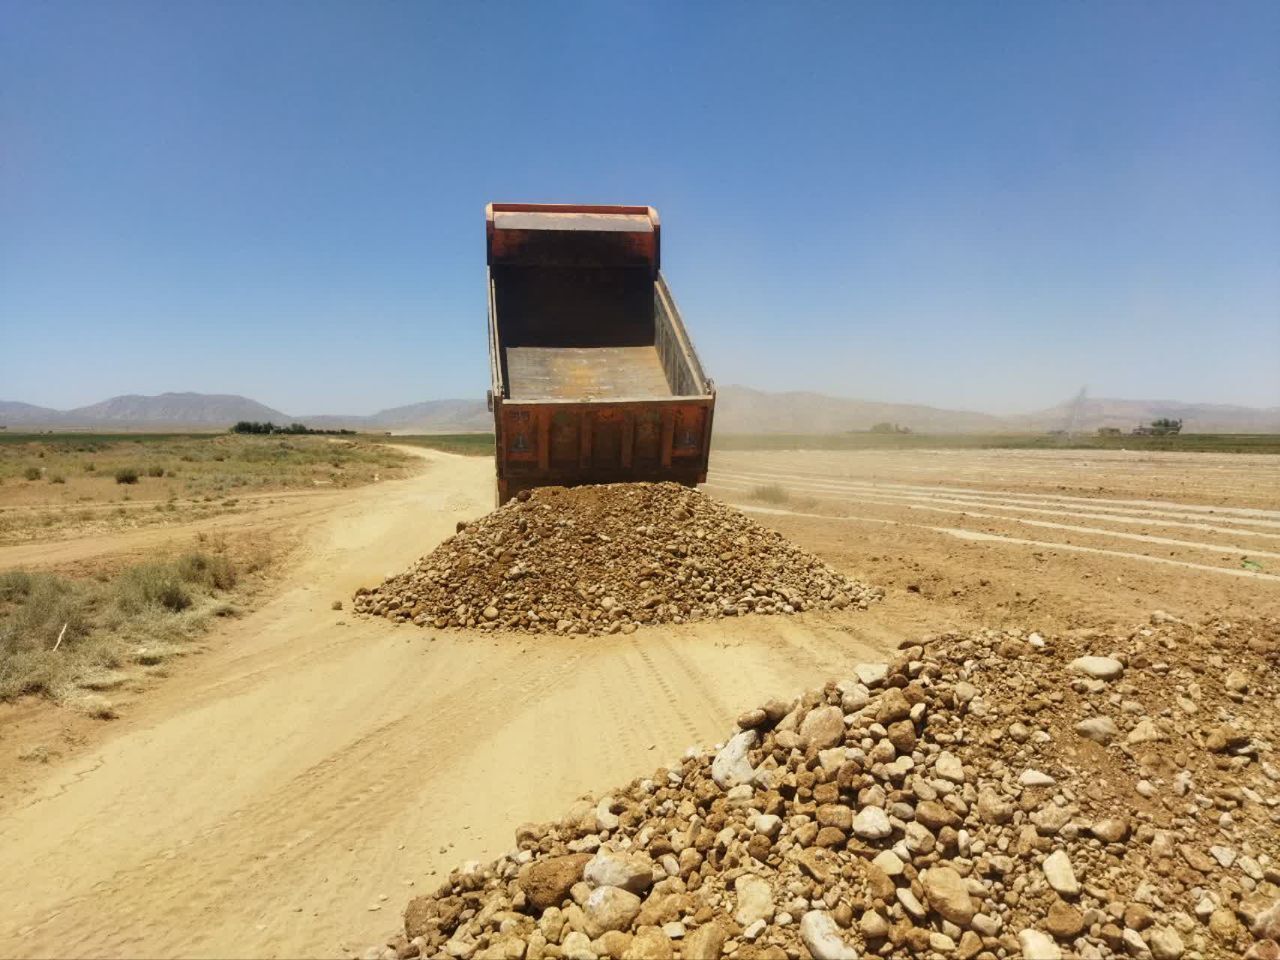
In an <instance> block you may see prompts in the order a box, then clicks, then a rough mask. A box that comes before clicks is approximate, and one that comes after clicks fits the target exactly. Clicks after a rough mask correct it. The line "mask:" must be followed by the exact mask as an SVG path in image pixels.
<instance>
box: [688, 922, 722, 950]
mask: <svg viewBox="0 0 1280 960" xmlns="http://www.w3.org/2000/svg"><path fill="white" fill-rule="evenodd" d="M726 939H727V935H726V933H725V930H724V927H722V926H721V925H720V924H719V923H717V922H716V921H715V920H712V921H711V922H710V923H705V924H703V925H702V926H700V927H698V929H697V930H695V931H693V933H690V934H686V935H685V938H684V943H683V944H682V945H681V947H680V956H682V957H708V958H710V960H716V958H718V957H720V956H721V954H722V953H723V951H724V942H725V940H726Z"/></svg>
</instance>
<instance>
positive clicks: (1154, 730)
mask: <svg viewBox="0 0 1280 960" xmlns="http://www.w3.org/2000/svg"><path fill="white" fill-rule="evenodd" d="M1163 739H1164V734H1163V733H1161V732H1160V728H1159V727H1157V726H1156V724H1155V721H1154V720H1152V719H1150V718H1149V717H1148V718H1147V719H1145V720H1141V721H1139V722H1138V724H1137V726H1135V727H1134V728H1133V729H1132V730H1130V731H1129V735H1128V736H1127V737H1125V742H1126V743H1131V744H1139V743H1155V742H1156V741H1158V740H1163Z"/></svg>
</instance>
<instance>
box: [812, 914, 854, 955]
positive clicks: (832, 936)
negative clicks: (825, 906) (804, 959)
mask: <svg viewBox="0 0 1280 960" xmlns="http://www.w3.org/2000/svg"><path fill="white" fill-rule="evenodd" d="M800 939H801V940H803V941H804V945H805V946H806V947H808V948H809V953H811V954H812V955H813V960H858V951H857V949H855V948H854V947H853V946H851V945H850V944H847V943H845V942H844V938H843V937H841V936H840V928H839V927H838V926H837V925H836V922H835V920H834V919H833V918H832V916H831V914H829V913H827V912H825V911H823V910H810V911H809V912H808V913H806V914H805V915H804V916H803V917H801V918H800Z"/></svg>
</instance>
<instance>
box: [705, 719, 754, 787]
mask: <svg viewBox="0 0 1280 960" xmlns="http://www.w3.org/2000/svg"><path fill="white" fill-rule="evenodd" d="M758 738H759V735H758V734H757V733H756V732H755V731H754V730H743V731H742V732H741V733H738V734H734V736H733V737H732V738H731V739H730V740H729V742H728V743H726V744H725V745H724V749H722V750H721V751H720V752H719V753H717V754H716V758H715V759H714V760H712V761H711V779H712V780H714V781H715V782H716V784H717V785H718V786H719V787H720V789H722V790H728V789H729V788H730V787H736V786H737V785H738V784H740V783H750V782H751V778H752V777H754V776H755V770H753V769H752V767H751V763H750V762H749V761H748V760H747V751H749V750H750V749H751V748H752V747H754V746H755V745H756V740H757V739H758Z"/></svg>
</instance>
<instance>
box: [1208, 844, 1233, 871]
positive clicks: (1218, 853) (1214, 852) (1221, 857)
mask: <svg viewBox="0 0 1280 960" xmlns="http://www.w3.org/2000/svg"><path fill="white" fill-rule="evenodd" d="M1209 856H1211V857H1213V859H1215V860H1217V861H1218V863H1220V864H1221V865H1222V866H1223V867H1224V868H1225V867H1230V866H1231V865H1232V864H1233V863H1235V862H1236V852H1235V851H1234V850H1232V849H1231V848H1230V847H1222V846H1217V845H1215V846H1212V847H1210V848H1209Z"/></svg>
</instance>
